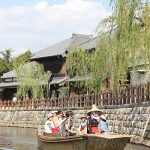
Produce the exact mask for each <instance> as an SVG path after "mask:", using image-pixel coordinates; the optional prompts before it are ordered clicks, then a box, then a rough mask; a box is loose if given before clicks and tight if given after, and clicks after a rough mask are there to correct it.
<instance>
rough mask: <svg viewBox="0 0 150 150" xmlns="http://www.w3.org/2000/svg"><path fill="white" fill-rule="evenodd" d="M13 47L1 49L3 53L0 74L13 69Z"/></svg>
mask: <svg viewBox="0 0 150 150" xmlns="http://www.w3.org/2000/svg"><path fill="white" fill-rule="evenodd" d="M12 52H13V50H12V49H6V50H4V51H1V52H0V54H1V55H2V58H1V61H0V75H3V73H6V72H8V71H10V70H12Z"/></svg>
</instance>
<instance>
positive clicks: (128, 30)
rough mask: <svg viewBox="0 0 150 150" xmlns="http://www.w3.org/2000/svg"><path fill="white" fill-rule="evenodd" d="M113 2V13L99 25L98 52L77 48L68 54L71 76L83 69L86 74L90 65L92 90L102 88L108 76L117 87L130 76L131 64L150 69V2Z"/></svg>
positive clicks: (113, 85) (133, 66) (89, 82)
mask: <svg viewBox="0 0 150 150" xmlns="http://www.w3.org/2000/svg"><path fill="white" fill-rule="evenodd" d="M111 1H112V5H113V13H112V16H111V17H109V18H106V19H105V20H103V22H102V23H101V24H100V26H99V29H98V31H99V33H98V36H97V45H96V50H95V52H93V53H92V54H90V57H87V56H86V55H83V52H81V51H78V50H77V49H74V51H69V53H68V58H67V60H68V62H70V63H69V65H68V67H69V68H70V69H69V71H70V72H69V74H70V75H72V73H73V72H76V73H74V75H76V74H78V72H82V70H84V71H83V72H84V73H85V75H86V72H88V70H89V68H90V73H89V74H90V77H91V78H90V80H89V81H88V87H89V88H90V90H96V91H99V90H100V89H101V86H102V83H103V80H104V79H105V78H106V77H110V78H111V80H112V87H113V89H117V88H118V85H121V86H122V85H123V84H124V81H125V80H126V79H127V72H128V69H129V67H131V68H132V70H133V71H134V70H135V68H136V67H137V66H138V65H139V64H148V65H147V67H148V68H147V69H150V42H149V41H150V4H149V1H148V0H146V1H145V0H111ZM102 25H103V26H102ZM102 27H103V28H102ZM102 29H103V30H102ZM76 53H77V54H76ZM75 56H77V58H76V57H75ZM87 58H88V61H86V60H87ZM87 66H88V67H87ZM72 68H73V69H72Z"/></svg>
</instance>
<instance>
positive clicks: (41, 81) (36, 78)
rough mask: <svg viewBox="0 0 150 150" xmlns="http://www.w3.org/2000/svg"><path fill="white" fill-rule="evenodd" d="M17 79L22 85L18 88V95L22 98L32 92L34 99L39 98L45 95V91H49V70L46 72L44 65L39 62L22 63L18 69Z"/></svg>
mask: <svg viewBox="0 0 150 150" xmlns="http://www.w3.org/2000/svg"><path fill="white" fill-rule="evenodd" d="M16 72H17V80H18V81H19V83H20V85H19V87H18V89H17V97H18V98H22V96H25V95H27V94H28V92H29V91H30V92H31V95H32V99H33V100H38V99H40V98H43V97H44V95H43V94H44V92H46V93H48V92H47V91H48V89H47V87H48V85H47V82H48V78H49V72H47V73H45V72H44V68H43V65H40V64H38V63H37V62H31V63H27V64H25V65H24V64H21V65H20V66H19V67H18V68H17V69H16Z"/></svg>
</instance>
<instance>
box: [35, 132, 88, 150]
mask: <svg viewBox="0 0 150 150" xmlns="http://www.w3.org/2000/svg"><path fill="white" fill-rule="evenodd" d="M37 136H38V147H39V150H63V149H64V150H87V148H86V146H87V136H81V135H78V136H69V137H61V135H60V134H51V133H44V132H43V133H42V134H41V133H40V134H39V132H38V135H37Z"/></svg>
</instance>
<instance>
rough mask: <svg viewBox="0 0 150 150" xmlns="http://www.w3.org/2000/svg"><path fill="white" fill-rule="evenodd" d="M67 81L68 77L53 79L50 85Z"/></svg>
mask: <svg viewBox="0 0 150 150" xmlns="http://www.w3.org/2000/svg"><path fill="white" fill-rule="evenodd" d="M66 80H68V77H65V76H64V77H54V78H53V80H52V81H51V82H50V84H60V83H63V82H65V81H66Z"/></svg>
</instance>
